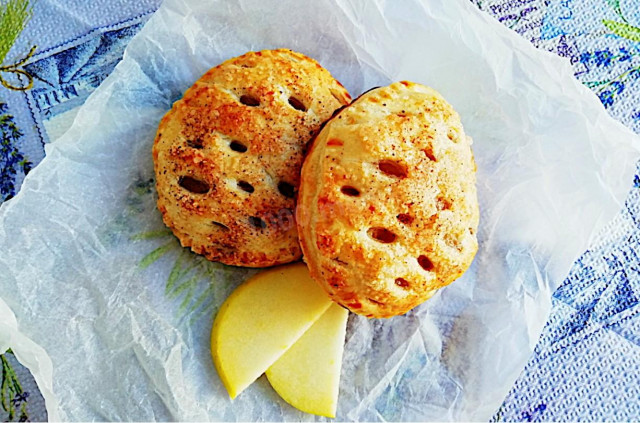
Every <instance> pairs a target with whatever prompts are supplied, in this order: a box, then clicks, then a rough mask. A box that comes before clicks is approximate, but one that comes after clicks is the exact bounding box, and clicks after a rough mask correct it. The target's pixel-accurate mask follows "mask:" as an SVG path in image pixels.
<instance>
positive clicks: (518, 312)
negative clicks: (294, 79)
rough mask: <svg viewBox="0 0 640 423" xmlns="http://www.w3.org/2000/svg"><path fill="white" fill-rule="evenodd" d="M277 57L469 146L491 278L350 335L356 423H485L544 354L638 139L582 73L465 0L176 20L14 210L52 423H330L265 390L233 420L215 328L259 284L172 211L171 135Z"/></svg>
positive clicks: (96, 102) (5, 255) (53, 156)
mask: <svg viewBox="0 0 640 423" xmlns="http://www.w3.org/2000/svg"><path fill="white" fill-rule="evenodd" d="M277 47H288V48H291V49H294V50H297V51H300V52H302V53H305V54H307V55H309V56H311V57H313V58H315V59H316V60H318V61H319V62H320V63H321V64H322V65H324V66H325V67H327V68H328V69H329V70H330V71H331V72H332V73H333V75H334V76H335V77H336V78H337V79H339V80H340V81H341V82H342V83H343V84H344V85H345V86H346V88H347V89H348V90H349V91H350V93H351V94H352V96H354V97H355V96H357V95H359V94H360V93H362V92H363V91H366V90H367V89H369V88H371V87H375V86H380V85H386V84H388V83H390V82H392V81H396V80H401V79H406V80H413V81H415V82H419V83H423V84H426V85H430V86H432V87H434V88H435V89H437V90H438V91H440V92H441V93H442V94H443V95H444V97H445V98H446V99H447V100H448V101H450V102H451V103H452V104H453V105H454V107H455V108H456V109H457V110H458V112H459V113H460V115H461V117H462V120H463V124H464V126H465V129H466V131H467V133H468V134H469V135H471V136H472V137H473V139H474V144H473V149H474V153H475V156H476V161H477V165H478V192H479V200H480V208H481V222H480V228H479V233H478V237H479V242H480V249H479V252H478V255H477V257H476V259H475V261H474V264H473V265H472V267H471V269H470V270H469V271H468V272H467V273H466V274H465V275H464V276H463V277H462V278H461V279H460V280H458V281H456V282H455V283H453V284H452V285H450V286H449V287H446V288H444V289H442V290H441V292H440V293H438V294H437V295H436V296H435V297H434V298H433V299H431V300H429V301H428V302H427V303H425V304H423V305H422V306H420V307H418V308H416V309H415V310H413V311H411V312H410V313H408V314H407V315H405V316H401V317H396V318H393V319H389V320H367V319H365V318H363V317H359V316H355V315H351V316H350V319H349V327H348V333H347V340H346V349H345V355H344V363H343V373H342V378H341V383H340V391H341V392H340V400H339V406H338V419H340V420H370V421H380V420H420V421H422V420H486V419H488V418H489V417H490V416H491V415H492V414H493V413H494V412H495V411H496V409H497V408H498V406H499V405H500V403H501V401H502V399H503V398H504V396H505V395H506V393H507V392H508V390H509V388H510V387H511V385H512V383H513V381H514V380H515V379H516V377H517V376H518V374H519V372H520V371H521V370H522V368H523V367H524V364H525V363H526V360H527V359H528V357H529V355H530V354H531V351H532V349H533V347H534V345H535V342H536V340H537V338H538V335H539V333H540V330H541V328H542V325H543V324H544V321H545V319H546V315H547V312H548V309H549V302H550V295H551V292H552V291H553V289H554V288H555V287H557V286H558V284H559V283H560V282H561V281H562V279H563V278H564V277H565V275H566V273H567V271H568V269H569V266H570V265H571V262H572V260H573V259H574V258H575V257H577V256H578V254H579V253H581V251H582V250H583V249H584V248H586V246H587V244H588V241H589V239H590V238H591V237H592V236H593V235H594V234H595V233H596V232H597V230H599V229H600V228H601V227H602V226H603V225H604V224H605V223H606V222H607V221H608V220H609V219H610V218H612V217H613V216H614V215H615V213H616V212H617V211H618V210H619V208H620V206H621V203H622V200H623V199H624V196H625V194H626V192H627V190H628V189H629V187H630V185H631V177H632V175H633V170H634V164H635V161H636V159H637V157H638V145H639V143H638V138H637V137H636V136H635V135H633V134H632V133H631V132H630V131H628V130H626V129H625V128H624V127H623V126H622V125H620V124H618V123H616V122H614V121H613V120H612V119H611V118H609V117H608V116H607V114H606V112H605V111H604V109H603V108H602V107H601V105H600V104H599V102H598V100H597V98H595V96H594V95H593V94H591V93H590V92H589V91H588V90H587V89H586V88H584V87H582V86H580V85H579V84H578V82H576V81H575V80H574V79H573V77H572V74H571V69H570V67H569V65H568V64H567V63H563V62H562V61H561V60H560V59H559V58H557V57H555V56H553V55H551V54H549V53H544V52H541V51H537V50H535V49H534V47H532V46H531V45H529V44H528V43H527V42H526V41H525V40H524V39H521V38H520V37H518V36H517V35H516V34H515V33H512V32H510V31H509V30H507V29H506V28H503V27H502V26H501V25H500V24H499V23H498V22H496V21H494V20H492V19H491V18H489V17H487V16H485V15H483V14H481V13H480V12H479V11H477V10H476V9H475V7H474V6H473V5H472V4H470V3H469V2H468V1H467V0H455V1H452V0H422V1H418V0H415V1H406V2H394V1H391V0H388V1H381V0H380V1H364V0H318V1H314V2H280V1H276V0H236V1H207V2H203V1H200V0H167V1H166V2H165V3H164V4H163V5H162V7H161V8H160V9H159V10H158V12H157V13H156V14H155V15H154V16H153V17H152V18H151V20H150V21H149V22H148V23H147V25H146V26H145V27H144V28H143V29H142V31H141V32H140V33H139V35H137V36H136V37H135V38H134V39H133V41H132V42H131V43H130V45H129V46H128V48H127V51H126V54H125V57H124V59H123V61H122V62H121V63H120V64H119V65H118V67H117V68H116V69H115V71H114V72H113V74H112V75H111V76H110V77H109V78H108V79H107V80H106V81H105V82H104V83H103V84H102V85H101V86H100V87H99V88H98V89H97V90H96V91H95V92H94V94H93V95H92V96H91V97H90V98H89V99H88V101H87V102H86V103H85V105H84V106H83V107H82V109H81V110H80V112H79V113H78V115H77V118H76V120H75V122H74V123H73V125H72V127H71V128H70V130H69V131H68V132H67V133H66V134H65V135H63V136H62V137H61V138H60V139H59V140H57V141H56V142H54V143H53V144H51V145H48V146H47V148H48V150H47V157H46V158H45V160H44V161H43V162H42V163H41V164H40V165H39V166H38V167H37V168H36V169H35V170H33V171H32V173H31V174H29V176H28V177H27V178H26V180H25V183H24V185H23V188H22V190H21V192H20V193H19V194H18V195H17V196H16V197H15V198H14V199H12V200H10V201H9V202H7V203H5V204H4V205H3V206H2V207H1V208H0V250H1V251H2V254H1V255H0V298H2V299H4V301H6V303H7V304H8V305H9V307H11V309H12V310H13V312H14V313H15V315H16V317H17V322H18V326H17V327H19V329H20V333H22V334H24V335H25V336H27V337H29V338H30V339H32V340H33V341H35V342H37V343H38V344H39V345H40V346H41V347H42V348H44V350H37V349H36V348H32V347H30V346H29V345H27V344H21V345H15V346H14V345H7V346H5V348H6V347H13V348H14V351H16V354H17V355H19V354H20V353H23V354H27V352H28V351H31V352H32V355H33V356H34V359H36V358H37V357H40V358H41V359H42V360H47V359H49V358H50V360H51V363H52V365H53V378H52V379H53V393H54V396H55V398H52V400H51V401H48V402H47V405H48V407H49V413H50V414H49V415H50V416H58V413H59V417H60V418H62V419H67V420H95V419H97V420H166V419H171V420H305V421H306V420H314V419H315V420H321V419H320V418H316V417H314V416H310V415H305V414H303V413H301V412H298V411H296V410H294V409H293V408H292V407H290V406H289V405H287V404H286V403H285V402H284V401H282V400H281V399H279V398H278V396H277V395H276V394H275V392H274V391H273V390H272V389H271V388H270V387H269V384H268V382H267V381H266V380H265V378H264V377H262V378H260V379H259V380H258V381H257V382H256V383H254V384H253V385H252V386H251V387H250V388H249V389H248V390H247V391H245V392H244V393H242V394H241V395H240V396H239V397H238V398H237V399H236V400H234V401H231V400H230V399H229V397H228V395H227V393H226V392H225V390H224V388H223V386H222V384H221V382H220V380H219V378H218V376H217V374H216V372H215V369H214V367H213V364H212V363H211V359H210V353H209V333H210V329H211V323H212V320H213V316H214V314H215V312H216V310H217V308H218V306H219V305H220V304H221V303H222V301H223V300H224V299H225V298H226V296H227V295H228V294H229V293H230V292H231V291H232V290H233V288H234V287H235V286H237V285H238V284H239V283H240V282H241V281H242V280H244V279H246V277H247V276H248V275H250V274H252V273H254V272H255V271H254V270H247V269H239V268H232V267H226V266H223V265H220V264H217V263H209V262H207V261H206V260H203V259H202V258H199V257H197V256H195V255H193V254H191V253H189V252H187V251H185V250H183V249H182V248H180V247H179V244H178V242H177V241H176V240H175V239H174V237H173V236H172V235H171V234H170V233H169V232H168V231H167V230H166V229H165V228H164V226H163V224H162V221H161V218H160V215H159V213H158V211H157V210H156V208H155V191H154V189H155V188H154V184H153V164H152V158H151V145H152V142H153V137H154V135H155V130H156V128H157V125H158V122H159V120H160V118H161V117H162V115H163V114H164V113H165V112H166V111H167V110H168V109H169V108H170V107H171V104H172V102H174V101H175V100H177V99H178V98H180V96H181V95H182V93H183V92H184V91H185V89H187V88H188V87H189V86H190V85H191V84H193V82H194V81H195V80H196V79H197V78H198V77H199V76H200V75H202V74H203V73H204V72H205V71H206V70H207V69H209V68H210V67H212V66H215V65H217V64H219V63H220V62H222V61H223V60H226V59H228V58H230V57H233V56H236V55H239V54H242V53H245V52H247V51H249V50H260V49H265V48H277ZM3 318H4V315H3ZM1 330H2V326H0V331H1ZM0 335H2V336H4V335H5V334H4V333H2V332H0ZM0 339H10V338H8V335H7V338H2V337H0ZM2 346H4V345H2ZM22 349H24V350H25V351H21V350H22ZM45 351H46V353H45ZM25 356H26V355H25ZM27 365H28V363H27ZM45 367H46V366H45ZM31 370H32V371H34V372H35V373H40V372H43V371H44V372H45V373H46V369H45V370H43V369H42V368H40V369H38V368H33V367H32V368H31ZM42 377H43V378H44V379H40V380H45V379H46V375H43V376H42ZM56 401H57V405H56ZM52 408H56V409H55V410H53V409H52Z"/></svg>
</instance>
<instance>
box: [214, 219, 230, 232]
mask: <svg viewBox="0 0 640 423" xmlns="http://www.w3.org/2000/svg"><path fill="white" fill-rule="evenodd" d="M211 224H212V225H213V226H215V227H216V228H219V229H221V230H223V231H228V230H229V227H228V226H227V225H223V224H222V223H220V222H216V221H211Z"/></svg>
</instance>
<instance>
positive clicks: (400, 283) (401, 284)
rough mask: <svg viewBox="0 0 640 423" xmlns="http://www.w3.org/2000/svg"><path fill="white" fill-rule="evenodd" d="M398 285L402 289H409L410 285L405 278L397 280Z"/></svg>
mask: <svg viewBox="0 0 640 423" xmlns="http://www.w3.org/2000/svg"><path fill="white" fill-rule="evenodd" d="M396 285H398V286H399V287H400V288H409V285H410V283H409V281H408V280H406V279H405V278H396Z"/></svg>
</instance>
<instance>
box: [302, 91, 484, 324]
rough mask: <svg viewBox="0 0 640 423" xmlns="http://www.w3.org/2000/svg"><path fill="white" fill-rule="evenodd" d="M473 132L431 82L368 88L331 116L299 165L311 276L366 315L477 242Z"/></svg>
mask: <svg viewBox="0 0 640 423" xmlns="http://www.w3.org/2000/svg"><path fill="white" fill-rule="evenodd" d="M475 171H476V168H475V162H474V159H473V154H472V151H471V138H469V137H468V136H466V135H465V133H464V130H463V128H462V124H461V123H460V117H459V116H458V114H457V113H456V112H455V111H454V110H453V108H452V107H451V105H449V104H448V103H447V102H446V101H445V100H444V99H443V98H442V96H440V94H438V93H437V92H436V91H434V90H433V89H431V88H428V87H425V86H423V85H419V84H414V83H411V82H405V81H403V82H398V83H394V84H391V85H390V86H388V87H384V88H377V89H374V90H372V91H369V92H367V93H365V94H363V95H362V96H361V97H359V98H358V99H357V100H355V101H354V102H353V103H351V104H350V105H349V106H347V107H345V108H344V109H342V110H341V111H340V112H339V113H337V114H336V115H335V116H334V117H333V118H332V119H331V120H329V121H328V122H327V123H326V124H325V126H324V127H323V129H322V130H321V131H320V133H319V134H318V135H317V137H316V139H315V140H314V142H313V146H312V147H311V151H310V152H309V154H308V156H307V158H306V160H305V163H304V165H303V167H302V182H301V185H300V192H299V194H298V208H297V224H298V232H299V235H300V240H301V244H302V250H303V253H304V259H305V261H306V262H307V264H308V266H309V269H310V272H311V276H312V277H313V278H314V279H315V280H316V281H317V282H318V283H320V285H321V286H322V287H323V288H324V289H325V290H326V291H327V292H328V293H329V295H330V296H331V297H332V299H333V300H334V301H336V302H338V303H339V304H341V305H343V306H344V307H347V308H348V309H350V310H351V311H353V312H355V313H358V314H362V315H365V316H367V317H391V316H394V315H398V314H403V313H405V312H407V311H408V310H410V309H411V308H413V307H415V306H417V305H418V304H420V303H422V302H424V301H425V300H427V299H428V298H430V297H431V296H432V295H433V294H434V293H435V292H436V291H437V290H438V289H439V288H441V287H443V286H445V285H447V284H449V283H451V282H452V281H454V280H455V279H457V278H458V277H459V276H461V275H462V274H463V273H464V272H465V271H466V269H467V268H468V267H469V266H470V264H471V262H472V260H473V257H474V256H475V253H476V251H477V248H478V242H477V240H476V236H475V233H476V229H477V226H478V215H479V213H478V200H477V194H476V186H475V182H476V178H475Z"/></svg>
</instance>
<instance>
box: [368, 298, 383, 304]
mask: <svg viewBox="0 0 640 423" xmlns="http://www.w3.org/2000/svg"><path fill="white" fill-rule="evenodd" d="M367 300H368V301H370V302H372V303H374V304H376V305H379V306H383V305H384V303H381V302H380V301H376V300H374V299H373V298H367Z"/></svg>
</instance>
